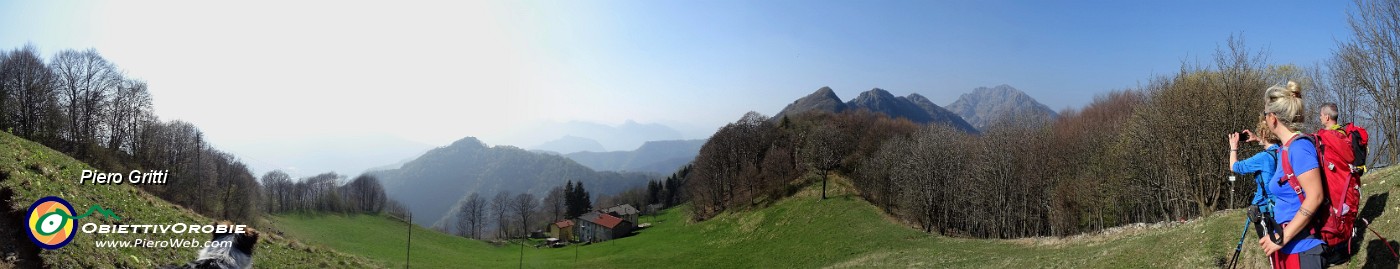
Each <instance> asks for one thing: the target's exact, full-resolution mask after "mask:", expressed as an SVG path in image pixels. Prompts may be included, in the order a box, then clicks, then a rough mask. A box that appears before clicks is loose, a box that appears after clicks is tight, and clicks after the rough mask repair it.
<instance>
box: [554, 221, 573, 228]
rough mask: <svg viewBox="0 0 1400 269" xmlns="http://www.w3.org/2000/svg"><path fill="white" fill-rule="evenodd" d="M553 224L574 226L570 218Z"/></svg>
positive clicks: (563, 226) (561, 226) (562, 226)
mask: <svg viewBox="0 0 1400 269" xmlns="http://www.w3.org/2000/svg"><path fill="white" fill-rule="evenodd" d="M554 226H559V228H565V227H571V226H574V221H572V220H562V221H559V222H555V223H554Z"/></svg>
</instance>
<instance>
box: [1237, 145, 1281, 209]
mask: <svg viewBox="0 0 1400 269" xmlns="http://www.w3.org/2000/svg"><path fill="white" fill-rule="evenodd" d="M1276 167H1278V145H1269V147H1266V148H1264V151H1260V152H1259V153H1256V154H1254V156H1250V157H1249V158H1248V159H1244V160H1241V161H1239V162H1235V166H1234V167H1231V168H1230V169H1231V170H1234V172H1235V173H1240V174H1253V173H1259V174H1258V175H1255V177H1254V184H1255V186H1264V185H1263V184H1264V183H1263V182H1264V181H1267V180H1269V179H1273V178H1274V174H1275V173H1276V171H1275V168H1276ZM1268 199H1273V195H1272V194H1271V195H1269V197H1265V196H1264V193H1263V189H1262V188H1258V187H1256V188H1254V199H1253V200H1250V201H1251V203H1253V204H1254V205H1258V206H1263V205H1265V204H1266V203H1267V202H1268Z"/></svg>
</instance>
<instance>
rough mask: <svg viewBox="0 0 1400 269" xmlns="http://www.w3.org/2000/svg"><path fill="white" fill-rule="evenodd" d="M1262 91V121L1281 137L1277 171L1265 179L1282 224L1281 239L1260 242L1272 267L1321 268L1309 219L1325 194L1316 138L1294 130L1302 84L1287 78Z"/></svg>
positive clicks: (1300, 109) (1320, 247) (1300, 119)
mask: <svg viewBox="0 0 1400 269" xmlns="http://www.w3.org/2000/svg"><path fill="white" fill-rule="evenodd" d="M1264 95H1265V96H1266V97H1268V99H1269V103H1268V104H1267V105H1265V106H1264V123H1265V124H1266V125H1267V128H1268V131H1269V133H1270V134H1272V135H1273V137H1277V138H1278V139H1279V141H1284V142H1283V146H1282V147H1280V148H1279V153H1280V154H1279V155H1280V158H1279V169H1278V170H1276V171H1278V173H1275V174H1274V176H1273V178H1272V179H1269V180H1266V181H1265V183H1266V184H1265V185H1266V186H1267V188H1268V191H1269V193H1270V194H1273V195H1272V197H1271V198H1272V199H1273V203H1274V219H1275V220H1276V221H1278V222H1279V224H1282V225H1283V230H1282V231H1279V235H1280V236H1281V237H1282V242H1281V243H1275V242H1274V241H1272V240H1270V239H1269V238H1267V237H1266V238H1260V239H1259V246H1260V247H1261V248H1263V250H1264V253H1265V254H1268V255H1270V257H1271V259H1273V264H1274V267H1275V268H1322V267H1323V260H1322V250H1323V242H1322V240H1321V239H1318V235H1316V230H1317V229H1316V228H1317V225H1315V224H1313V223H1312V220H1313V217H1314V214H1318V213H1317V212H1318V211H1320V210H1322V209H1321V204H1322V198H1323V197H1324V196H1325V195H1326V194H1325V193H1323V191H1322V184H1323V182H1322V175H1321V170H1320V169H1317V168H1318V162H1317V160H1318V158H1317V154H1318V153H1317V148H1316V147H1315V146H1314V141H1312V139H1310V138H1307V137H1306V136H1304V135H1303V134H1302V133H1299V132H1298V130H1299V129H1301V128H1300V127H1302V124H1303V118H1304V117H1303V98H1302V97H1303V93H1302V89H1300V87H1299V86H1298V84H1297V83H1295V82H1292V81H1289V82H1288V85H1287V86H1273V87H1270V88H1269V89H1268V90H1266V91H1265V93H1264ZM1289 168H1291V169H1289ZM1290 170H1291V172H1292V173H1289V172H1290ZM1291 180H1296V182H1297V184H1296V185H1294V184H1293V183H1290V182H1289V181H1291ZM1323 213H1325V212H1323Z"/></svg>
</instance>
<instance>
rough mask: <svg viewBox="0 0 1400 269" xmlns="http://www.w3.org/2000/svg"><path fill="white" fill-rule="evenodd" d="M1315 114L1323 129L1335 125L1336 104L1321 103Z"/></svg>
mask: <svg viewBox="0 0 1400 269" xmlns="http://www.w3.org/2000/svg"><path fill="white" fill-rule="evenodd" d="M1317 113H1318V115H1317V117H1318V119H1319V120H1321V121H1322V125H1323V128H1327V127H1331V126H1332V125H1336V124H1337V104H1335V103H1322V106H1319V107H1318V108H1317Z"/></svg>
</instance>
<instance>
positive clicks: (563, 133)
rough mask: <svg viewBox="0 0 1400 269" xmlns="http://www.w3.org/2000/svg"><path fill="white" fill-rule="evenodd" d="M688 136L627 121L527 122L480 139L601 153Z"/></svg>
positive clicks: (672, 130) (568, 151) (492, 142)
mask: <svg viewBox="0 0 1400 269" xmlns="http://www.w3.org/2000/svg"><path fill="white" fill-rule="evenodd" d="M706 137H708V135H706ZM685 138H686V137H685V136H683V135H681V132H680V131H677V130H676V129H674V128H671V127H670V126H666V125H663V124H660V123H638V122H636V121H631V120H628V121H626V122H623V123H622V124H620V125H609V124H601V123H594V122H586V121H567V122H553V121H541V122H533V123H525V124H524V125H523V127H520V128H518V129H513V130H506V131H505V132H502V133H499V134H495V135H493V136H490V137H482V138H481V139H482V140H484V141H487V142H491V144H493V145H516V146H520V147H529V148H527V149H533V150H545V151H552V152H556V153H559V154H566V153H573V152H578V151H584V150H587V151H595V152H602V151H608V150H627V149H635V148H637V147H640V146H642V143H644V142H646V141H660V140H680V139H685ZM589 140H592V142H590V141H589ZM593 142H596V143H597V144H599V145H601V148H598V146H599V145H592V144H593Z"/></svg>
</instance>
